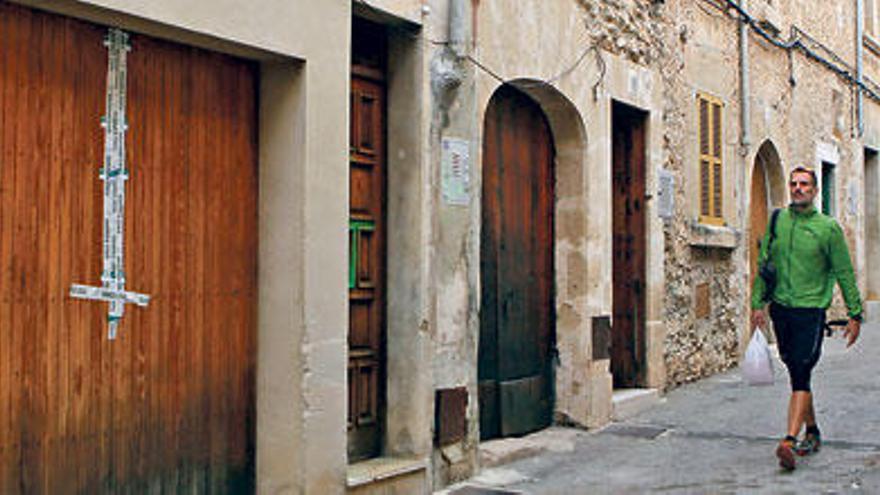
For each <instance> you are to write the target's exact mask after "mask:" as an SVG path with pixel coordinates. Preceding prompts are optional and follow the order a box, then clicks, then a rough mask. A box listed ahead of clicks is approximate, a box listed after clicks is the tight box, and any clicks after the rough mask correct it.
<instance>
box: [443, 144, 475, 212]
mask: <svg viewBox="0 0 880 495" xmlns="http://www.w3.org/2000/svg"><path fill="white" fill-rule="evenodd" d="M440 162H441V185H440V187H441V189H442V191H443V201H444V202H445V203H446V204H448V205H456V206H467V205H468V204H470V196H471V191H470V189H471V188H470V175H471V157H470V143H469V142H468V141H467V140H464V139H457V138H443V141H442V142H441V156H440Z"/></svg>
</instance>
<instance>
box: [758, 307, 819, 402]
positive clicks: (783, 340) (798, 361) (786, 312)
mask: <svg viewBox="0 0 880 495" xmlns="http://www.w3.org/2000/svg"><path fill="white" fill-rule="evenodd" d="M770 318H771V319H772V320H773V331H774V333H776V341H777V343H778V347H779V357H781V358H782V362H783V363H785V366H786V368H788V376H789V378H790V379H791V390H792V391H793V392H798V391H801V392H809V391H810V377H811V375H812V374H813V367H815V366H816V363H818V362H819V356H820V355H821V354H822V338H823V335H824V333H825V332H824V329H825V310H824V309H821V308H788V307H786V306H782V305H781V304H777V303H771V304H770Z"/></svg>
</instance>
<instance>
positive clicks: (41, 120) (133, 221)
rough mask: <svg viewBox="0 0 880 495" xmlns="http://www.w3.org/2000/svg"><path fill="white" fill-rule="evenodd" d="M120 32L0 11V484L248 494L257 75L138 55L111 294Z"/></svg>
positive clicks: (133, 63)
mask: <svg viewBox="0 0 880 495" xmlns="http://www.w3.org/2000/svg"><path fill="white" fill-rule="evenodd" d="M106 34H107V29H106V28H104V27H100V26H95V25H91V24H87V23H83V22H79V21H74V20H71V19H66V18H62V17H59V16H55V15H49V14H45V13H41V12H37V11H33V10H28V9H25V8H22V7H17V6H11V5H9V4H5V3H2V2H0V493H4V494H7V493H120V492H121V493H143V492H148V493H158V492H159V491H161V492H163V493H182V492H193V491H194V490H196V491H198V492H214V493H240V492H248V491H252V490H253V477H254V475H253V466H254V460H253V451H254V353H255V352H254V351H255V345H256V344H255V338H254V335H255V333H254V328H255V295H256V286H255V282H256V216H257V213H256V193H257V175H256V165H255V164H256V124H255V121H256V116H255V112H256V108H255V101H256V98H255V91H256V90H255V72H254V67H252V66H251V65H250V64H248V63H245V62H243V61H241V60H237V59H234V58H230V57H227V56H223V55H218V54H213V53H209V52H206V51H201V50H196V49H192V48H186V47H182V46H178V45H174V44H170V43H166V42H161V41H156V40H152V39H149V38H146V37H142V36H132V37H131V45H132V48H131V51H130V52H129V54H128V91H127V100H128V124H129V129H128V132H127V135H126V145H127V149H128V153H127V158H126V167H127V169H128V171H129V175H130V179H129V180H128V181H127V182H126V184H125V191H126V195H125V202H126V205H125V226H124V242H125V250H124V253H125V269H126V271H125V278H126V288H127V289H128V290H134V291H138V292H142V293H145V294H149V295H150V296H151V300H150V302H149V305H148V306H147V307H145V308H140V307H134V306H133V305H126V306H127V307H126V311H125V315H124V317H123V318H122V320H121V323H120V326H119V336H118V338H117V339H116V340H112V341H111V340H108V339H107V325H108V323H107V320H108V311H107V304H106V303H103V302H98V301H87V300H82V299H72V298H71V297H70V296H69V291H70V287H71V284H74V283H78V284H87V285H92V286H100V285H101V271H102V239H103V227H102V222H103V202H104V197H103V189H102V188H103V184H104V183H103V182H102V180H101V178H100V175H99V169H100V168H101V166H102V155H103V147H104V131H103V129H102V128H101V126H100V122H101V117H102V115H103V114H104V113H105V88H106V86H107V84H106V80H107V61H108V51H107V47H105V46H104V44H103V38H104V36H105V35H106Z"/></svg>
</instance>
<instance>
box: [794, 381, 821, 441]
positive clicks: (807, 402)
mask: <svg viewBox="0 0 880 495" xmlns="http://www.w3.org/2000/svg"><path fill="white" fill-rule="evenodd" d="M804 424H807V425H809V426H816V413H815V411H814V410H813V394H811V393H810V392H805V391H803V390H796V391H794V392H792V393H791V398H790V399H789V401H788V434H789V436H792V437H797V436H798V435H800V433H801V428H803V427H804Z"/></svg>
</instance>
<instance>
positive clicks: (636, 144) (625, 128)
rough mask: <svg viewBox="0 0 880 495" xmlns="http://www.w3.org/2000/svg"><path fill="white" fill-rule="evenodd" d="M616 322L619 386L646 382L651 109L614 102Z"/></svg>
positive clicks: (614, 347) (615, 367)
mask: <svg viewBox="0 0 880 495" xmlns="http://www.w3.org/2000/svg"><path fill="white" fill-rule="evenodd" d="M611 112H612V113H611V121H612V129H613V130H612V133H613V135H612V150H611V153H612V155H611V161H612V167H613V170H612V172H613V173H612V176H613V178H612V180H613V184H612V187H613V193H612V203H613V212H612V215H613V221H612V224H613V225H612V231H613V243H614V245H613V268H612V270H613V314H614V320H613V326H612V329H611V333H612V337H611V372H612V375H613V377H614V387H615V388H620V387H637V386H641V385H643V384H644V380H645V319H646V318H645V316H646V315H645V309H646V304H645V244H646V243H645V144H646V141H645V138H646V134H647V132H646V122H647V113H645V112H643V111H640V110H638V109H635V108H633V107H630V106H627V105H624V104H621V103H617V102H615V103H613V105H612V110H611Z"/></svg>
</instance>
